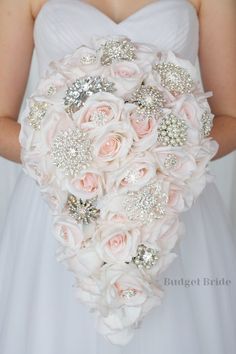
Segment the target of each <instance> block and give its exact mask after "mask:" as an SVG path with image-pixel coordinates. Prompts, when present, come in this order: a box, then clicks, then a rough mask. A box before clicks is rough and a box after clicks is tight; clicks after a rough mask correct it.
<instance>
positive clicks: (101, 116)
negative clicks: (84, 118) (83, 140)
mask: <svg viewBox="0 0 236 354" xmlns="http://www.w3.org/2000/svg"><path fill="white" fill-rule="evenodd" d="M108 120H109V118H108V116H107V114H105V113H104V112H102V111H98V110H97V111H94V112H93V113H92V115H91V122H94V123H95V125H98V126H102V125H104V124H106V123H107V122H108Z"/></svg>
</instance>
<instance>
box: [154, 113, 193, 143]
mask: <svg viewBox="0 0 236 354" xmlns="http://www.w3.org/2000/svg"><path fill="white" fill-rule="evenodd" d="M158 141H159V142H160V143H161V144H164V145H170V146H182V145H184V143H185V142H186V141H187V124H186V123H185V121H184V120H183V119H181V118H178V117H177V116H175V115H174V114H173V113H170V114H168V115H167V116H166V117H163V118H162V120H161V123H160V126H159V128H158Z"/></svg>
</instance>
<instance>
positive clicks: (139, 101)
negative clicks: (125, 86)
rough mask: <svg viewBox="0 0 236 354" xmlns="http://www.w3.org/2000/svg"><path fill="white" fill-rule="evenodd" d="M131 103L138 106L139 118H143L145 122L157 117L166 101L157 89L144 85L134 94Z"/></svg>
mask: <svg viewBox="0 0 236 354" xmlns="http://www.w3.org/2000/svg"><path fill="white" fill-rule="evenodd" d="M129 102H131V103H135V104H136V105H137V110H136V112H137V115H138V118H139V116H141V117H142V118H141V119H142V120H143V119H146V118H153V117H156V115H157V114H158V113H160V111H161V109H162V108H163V107H164V103H165V99H164V96H163V94H162V92H161V91H159V90H158V89H157V88H156V87H153V86H144V85H142V86H141V87H140V88H139V89H138V90H136V91H135V92H134V93H133V95H132V97H131V98H130V99H129Z"/></svg>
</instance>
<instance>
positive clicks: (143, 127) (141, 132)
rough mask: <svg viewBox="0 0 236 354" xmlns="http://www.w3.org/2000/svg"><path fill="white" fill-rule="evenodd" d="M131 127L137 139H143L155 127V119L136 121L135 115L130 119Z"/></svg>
mask: <svg viewBox="0 0 236 354" xmlns="http://www.w3.org/2000/svg"><path fill="white" fill-rule="evenodd" d="M130 121H131V124H132V127H133V128H134V130H135V132H136V134H137V136H138V137H139V139H143V138H144V137H145V136H147V135H150V134H151V133H152V131H153V129H154V127H155V119H154V118H151V119H144V120H140V119H137V118H136V116H135V114H132V115H131V117H130Z"/></svg>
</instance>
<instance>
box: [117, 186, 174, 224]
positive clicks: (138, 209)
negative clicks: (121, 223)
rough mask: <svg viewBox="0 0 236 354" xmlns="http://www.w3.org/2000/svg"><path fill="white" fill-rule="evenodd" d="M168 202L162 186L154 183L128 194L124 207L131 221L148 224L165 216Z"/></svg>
mask: <svg viewBox="0 0 236 354" xmlns="http://www.w3.org/2000/svg"><path fill="white" fill-rule="evenodd" d="M167 202H168V196H167V195H166V193H164V192H163V191H162V188H161V186H160V184H159V183H157V182H153V183H150V184H147V185H146V186H144V187H142V188H141V189H139V190H138V191H130V192H128V193H127V195H126V197H125V198H124V203H123V205H124V209H125V211H126V213H127V217H128V219H129V220H131V221H134V222H140V223H141V224H147V223H150V222H152V221H154V220H155V219H160V218H162V217H163V216H164V215H165V213H166V205H167Z"/></svg>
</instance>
